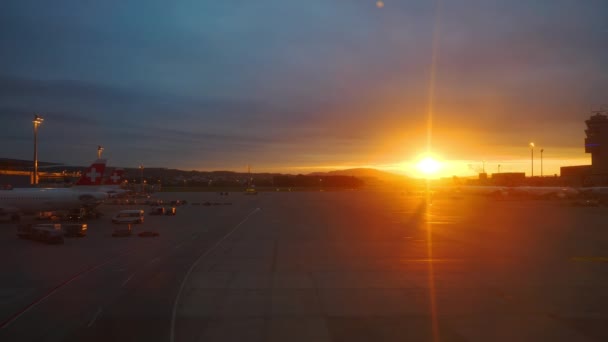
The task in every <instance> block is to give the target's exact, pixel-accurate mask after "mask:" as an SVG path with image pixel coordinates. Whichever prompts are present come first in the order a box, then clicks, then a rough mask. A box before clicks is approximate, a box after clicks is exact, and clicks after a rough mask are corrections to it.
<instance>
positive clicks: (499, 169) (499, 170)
mask: <svg viewBox="0 0 608 342" xmlns="http://www.w3.org/2000/svg"><path fill="white" fill-rule="evenodd" d="M498 173H500V164H498Z"/></svg>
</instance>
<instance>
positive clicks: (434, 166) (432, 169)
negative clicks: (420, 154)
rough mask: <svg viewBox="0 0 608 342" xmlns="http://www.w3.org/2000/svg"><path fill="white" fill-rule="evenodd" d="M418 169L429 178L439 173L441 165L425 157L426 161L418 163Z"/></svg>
mask: <svg viewBox="0 0 608 342" xmlns="http://www.w3.org/2000/svg"><path fill="white" fill-rule="evenodd" d="M417 167H418V170H420V172H422V173H424V174H425V175H427V176H431V175H434V174H435V173H437V171H439V169H440V168H441V164H440V163H439V162H438V161H437V160H435V159H433V158H431V157H425V158H424V159H422V160H421V161H419V162H418V164H417Z"/></svg>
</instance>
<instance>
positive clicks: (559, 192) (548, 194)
mask: <svg viewBox="0 0 608 342" xmlns="http://www.w3.org/2000/svg"><path fill="white" fill-rule="evenodd" d="M509 194H510V195H513V196H527V197H534V198H547V199H549V198H559V199H564V198H573V197H576V196H578V195H579V194H580V191H579V190H577V189H575V188H571V187H565V186H515V187H512V188H509Z"/></svg>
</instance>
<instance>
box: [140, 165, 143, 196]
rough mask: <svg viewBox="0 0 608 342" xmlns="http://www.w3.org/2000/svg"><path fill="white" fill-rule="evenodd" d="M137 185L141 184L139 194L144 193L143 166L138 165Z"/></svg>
mask: <svg viewBox="0 0 608 342" xmlns="http://www.w3.org/2000/svg"><path fill="white" fill-rule="evenodd" d="M139 171H140V174H139V183H140V184H141V193H142V194H143V193H144V166H143V165H139Z"/></svg>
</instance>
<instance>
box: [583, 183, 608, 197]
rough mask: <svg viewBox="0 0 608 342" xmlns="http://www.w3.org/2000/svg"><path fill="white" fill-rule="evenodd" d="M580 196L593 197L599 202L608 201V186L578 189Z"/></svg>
mask: <svg viewBox="0 0 608 342" xmlns="http://www.w3.org/2000/svg"><path fill="white" fill-rule="evenodd" d="M578 190H579V192H580V193H581V195H583V196H587V197H595V198H596V199H599V200H606V199H608V186H591V187H587V188H579V189H578Z"/></svg>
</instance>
